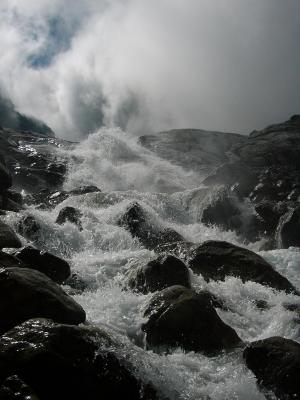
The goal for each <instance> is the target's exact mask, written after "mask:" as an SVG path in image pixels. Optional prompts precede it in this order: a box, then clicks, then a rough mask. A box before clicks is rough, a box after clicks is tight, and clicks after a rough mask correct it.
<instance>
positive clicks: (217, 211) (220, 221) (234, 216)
mask: <svg viewBox="0 0 300 400" xmlns="http://www.w3.org/2000/svg"><path fill="white" fill-rule="evenodd" d="M208 197H209V198H208V202H207V204H206V205H205V207H204V209H203V212H202V216H201V222H202V223H204V224H205V225H217V226H219V227H220V228H222V229H223V230H234V231H236V230H239V229H240V228H241V226H242V224H243V222H242V213H241V210H240V208H239V203H238V200H237V199H236V197H235V196H234V195H233V194H232V193H230V191H229V190H228V189H226V188H225V187H220V188H217V190H214V191H212V192H211V194H210V196H208Z"/></svg>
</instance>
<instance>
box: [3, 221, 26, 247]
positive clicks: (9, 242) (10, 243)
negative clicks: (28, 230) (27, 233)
mask: <svg viewBox="0 0 300 400" xmlns="http://www.w3.org/2000/svg"><path fill="white" fill-rule="evenodd" d="M21 246H22V243H21V242H20V239H19V238H18V236H17V235H16V234H15V232H14V231H13V230H12V229H11V228H10V227H9V226H8V225H6V224H5V223H4V222H2V221H1V220H0V250H1V249H3V248H5V247H7V248H19V247H21Z"/></svg>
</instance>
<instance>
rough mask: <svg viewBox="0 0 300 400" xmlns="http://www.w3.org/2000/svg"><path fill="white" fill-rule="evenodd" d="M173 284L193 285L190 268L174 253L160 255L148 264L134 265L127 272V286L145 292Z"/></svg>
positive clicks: (188, 286)
mask: <svg viewBox="0 0 300 400" xmlns="http://www.w3.org/2000/svg"><path fill="white" fill-rule="evenodd" d="M173 285H182V286H185V287H187V288H190V287H191V283H190V276H189V271H188V268H187V267H186V265H185V264H184V263H183V262H182V261H181V260H180V259H178V258H176V257H174V256H172V255H160V256H159V257H157V258H156V259H154V260H151V261H149V262H148V263H147V264H146V265H143V266H138V267H132V268H131V269H130V270H129V271H128V273H127V279H126V286H127V287H129V288H130V289H133V290H136V291H139V292H141V293H144V294H145V293H149V292H155V291H157V290H162V289H165V288H166V287H168V286H173Z"/></svg>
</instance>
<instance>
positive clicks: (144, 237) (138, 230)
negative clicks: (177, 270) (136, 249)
mask: <svg viewBox="0 0 300 400" xmlns="http://www.w3.org/2000/svg"><path fill="white" fill-rule="evenodd" d="M118 224H119V225H120V226H123V227H124V228H125V229H126V230H128V231H129V232H130V234H131V235H132V236H133V237H136V238H137V239H138V240H139V241H140V242H141V243H142V245H143V246H145V247H146V248H148V249H150V250H153V249H155V248H156V247H157V246H161V245H164V244H167V243H175V242H179V241H183V240H184V239H183V237H182V236H181V235H180V234H179V233H177V232H176V231H174V230H173V229H171V228H162V229H161V228H158V227H156V226H154V225H153V224H152V223H151V222H150V218H149V217H148V216H147V213H146V212H145V211H144V210H143V208H142V207H141V206H140V204H139V203H136V202H135V203H133V204H131V205H130V206H129V207H128V208H127V210H126V212H125V213H124V215H123V216H122V217H121V218H120V219H119V221H118Z"/></svg>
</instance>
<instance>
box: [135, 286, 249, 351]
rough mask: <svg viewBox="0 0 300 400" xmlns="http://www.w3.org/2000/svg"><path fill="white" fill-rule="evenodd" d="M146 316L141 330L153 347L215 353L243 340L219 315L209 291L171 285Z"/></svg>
mask: <svg viewBox="0 0 300 400" xmlns="http://www.w3.org/2000/svg"><path fill="white" fill-rule="evenodd" d="M144 316H145V317H148V321H147V322H146V323H145V324H144V325H143V327H142V329H143V331H144V332H145V333H146V342H147V345H148V347H150V348H154V349H160V348H162V349H168V348H172V347H181V348H183V349H184V350H187V351H201V352H205V353H207V354H212V353H215V352H216V351H220V350H223V349H229V348H232V347H233V346H236V345H238V344H239V343H240V342H241V340H240V338H239V337H238V335H237V333H236V332H235V331H234V330H233V329H232V328H231V327H229V326H228V325H226V324H225V323H224V322H223V321H222V320H221V318H220V317H219V316H218V314H217V312H216V310H215V309H214V308H213V306H212V302H211V298H210V296H208V295H207V293H206V292H204V293H201V292H200V293H196V292H195V291H193V290H191V289H187V288H185V287H183V286H172V287H169V288H167V289H164V290H162V291H161V292H159V293H157V294H155V295H154V296H153V298H152V299H151V300H150V303H149V305H148V307H147V309H146V311H145V315H144Z"/></svg>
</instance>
